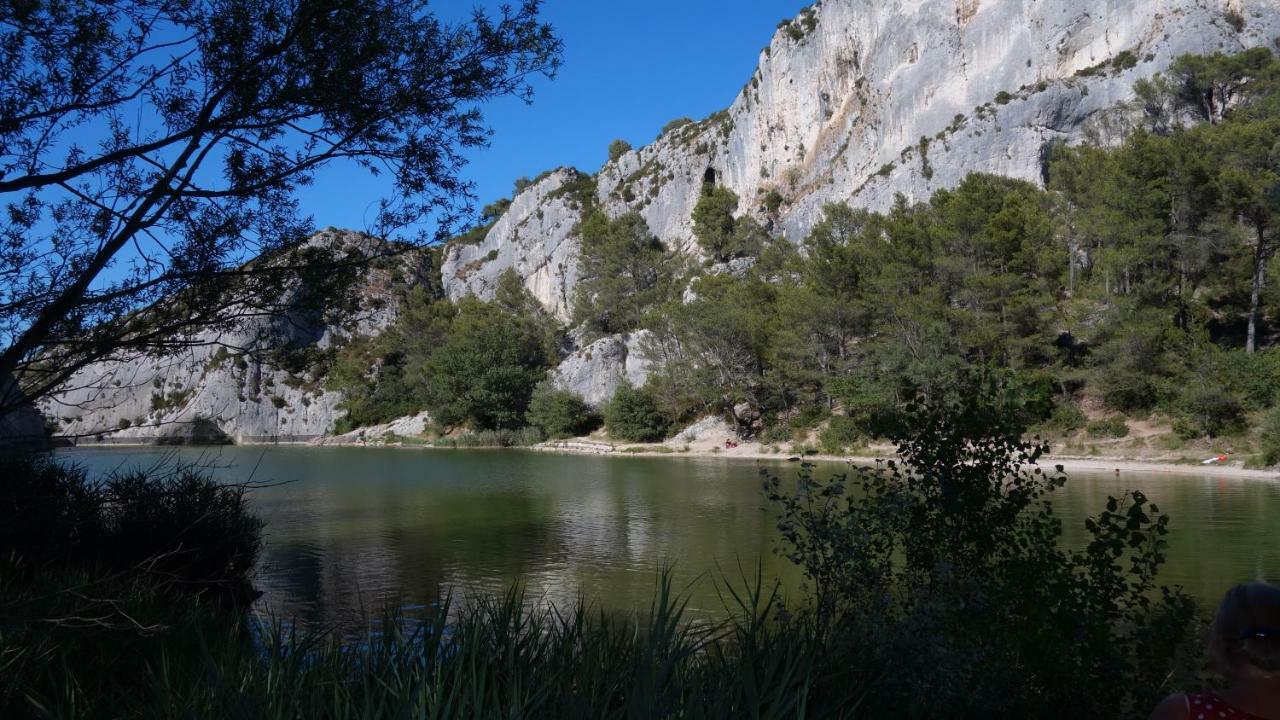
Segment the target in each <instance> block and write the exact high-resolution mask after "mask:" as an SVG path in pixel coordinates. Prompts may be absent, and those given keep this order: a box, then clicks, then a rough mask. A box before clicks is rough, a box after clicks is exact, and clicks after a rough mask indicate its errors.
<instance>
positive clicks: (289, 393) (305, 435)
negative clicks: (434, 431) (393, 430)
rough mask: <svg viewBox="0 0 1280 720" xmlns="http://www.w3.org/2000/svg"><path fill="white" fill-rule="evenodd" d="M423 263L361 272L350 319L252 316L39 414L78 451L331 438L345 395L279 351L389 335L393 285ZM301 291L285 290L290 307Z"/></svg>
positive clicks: (132, 361)
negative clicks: (286, 363)
mask: <svg viewBox="0 0 1280 720" xmlns="http://www.w3.org/2000/svg"><path fill="white" fill-rule="evenodd" d="M309 242H311V243H315V244H339V245H341V246H342V247H344V248H348V249H350V250H352V251H355V252H363V253H365V254H372V253H373V252H374V251H376V250H377V248H376V247H372V245H380V243H381V241H378V240H374V239H372V238H368V237H366V236H362V235H359V234H357V233H350V232H342V231H325V232H322V233H320V234H318V235H317V236H316V237H314V238H312V239H311V240H310V241H309ZM366 246H369V247H366ZM417 259H418V256H417V254H416V253H410V254H407V255H404V256H400V257H397V258H395V259H393V260H392V261H390V262H389V263H387V264H385V265H383V266H379V265H377V264H375V266H374V267H370V268H369V269H367V270H366V271H364V272H363V274H362V277H361V278H360V280H359V281H358V287H357V293H356V294H357V305H358V307H357V308H355V309H354V310H352V311H349V312H348V311H344V312H339V313H333V314H331V315H332V316H331V317H312V316H310V315H308V314H304V313H296V314H292V315H277V316H273V317H268V318H253V319H250V320H248V321H246V322H245V323H243V324H241V325H240V326H239V327H237V328H236V329H234V330H232V331H213V330H209V331H204V332H201V333H199V334H197V335H196V336H194V337H193V338H191V339H190V340H191V341H192V343H191V345H190V346H189V347H186V348H184V349H183V350H182V351H180V352H176V353H171V354H164V355H138V356H135V357H132V358H129V359H127V360H123V361H116V360H112V361H104V362H98V363H94V364H91V365H89V366H86V367H85V368H83V369H82V370H81V371H79V372H78V373H76V374H75V375H74V376H72V378H71V379H70V380H69V381H68V382H67V383H66V385H65V387H64V389H63V390H62V391H61V392H59V393H57V394H55V395H52V396H51V397H48V398H45V399H44V400H43V401H42V402H41V403H40V404H39V409H40V411H41V412H42V413H43V415H44V417H45V420H46V421H47V422H48V423H50V424H51V425H52V426H53V427H54V428H55V433H56V434H57V435H59V436H61V437H62V438H64V439H66V440H67V441H72V442H76V443H77V444H87V443H150V442H160V443H166V442H175V443H177V442H187V441H199V442H227V441H232V442H238V443H246V442H250V443H251V442H289V441H303V440H310V439H313V438H316V437H319V436H321V435H325V434H327V433H330V432H332V430H333V425H334V422H335V420H336V419H337V418H338V417H340V416H341V415H342V411H341V410H340V409H339V403H340V402H341V400H342V397H341V395H340V394H339V393H336V392H332V391H329V390H326V389H325V388H324V386H323V384H322V383H321V382H318V381H317V379H316V378H314V377H311V376H310V375H309V373H308V372H307V371H300V374H295V373H294V372H291V371H290V370H288V369H285V368H283V367H281V366H280V365H281V364H282V363H281V362H280V353H281V351H285V350H292V351H302V352H306V351H308V350H324V349H327V348H331V347H333V346H334V345H335V344H336V343H340V342H342V341H344V339H347V338H350V337H352V336H354V335H356V334H376V333H378V332H380V331H381V330H383V329H385V328H386V327H388V326H389V325H390V324H391V323H392V322H393V321H394V320H395V317H396V315H397V311H398V308H399V302H400V293H399V292H398V291H396V290H394V289H393V286H394V285H396V284H399V285H401V286H403V285H405V284H409V283H413V282H418V281H421V280H422V278H421V277H419V276H417V275H416V273H418V272H420V268H419V267H417V266H416V264H415V262H416V260H417ZM304 290H305V289H304V288H290V289H288V290H285V291H284V293H285V297H284V301H285V303H286V304H288V299H289V297H291V296H294V295H296V294H298V293H301V292H304Z"/></svg>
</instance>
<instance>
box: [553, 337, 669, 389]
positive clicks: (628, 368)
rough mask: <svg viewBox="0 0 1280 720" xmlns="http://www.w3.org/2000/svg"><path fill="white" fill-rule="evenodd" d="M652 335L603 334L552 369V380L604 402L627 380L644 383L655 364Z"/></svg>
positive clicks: (634, 385) (564, 387)
mask: <svg viewBox="0 0 1280 720" xmlns="http://www.w3.org/2000/svg"><path fill="white" fill-rule="evenodd" d="M651 338H652V333H650V332H649V331H648V330H640V331H638V332H633V333H624V334H620V335H607V336H605V337H602V338H600V339H599V340H596V341H594V342H592V343H590V344H588V345H586V346H585V347H583V348H581V349H579V350H576V351H574V352H572V353H570V354H569V355H568V356H567V357H565V359H564V360H563V361H562V362H561V363H560V365H559V366H558V367H556V368H555V369H553V370H552V371H551V381H552V382H553V383H554V384H555V385H556V386H557V387H558V388H560V389H562V390H569V391H572V392H575V393H577V394H579V395H581V396H582V398H583V399H584V400H586V401H587V403H588V404H590V405H593V406H597V407H598V406H600V405H603V404H604V403H606V402H608V401H609V399H610V398H612V397H613V393H614V392H616V391H617V389H618V387H619V386H621V385H622V384H623V383H627V384H630V385H632V386H633V387H640V386H641V385H644V383H645V380H647V379H648V377H649V373H650V372H651V370H652V366H653V362H652V360H651V359H650V355H651V354H652V353H651V351H650V349H649V344H650V341H651Z"/></svg>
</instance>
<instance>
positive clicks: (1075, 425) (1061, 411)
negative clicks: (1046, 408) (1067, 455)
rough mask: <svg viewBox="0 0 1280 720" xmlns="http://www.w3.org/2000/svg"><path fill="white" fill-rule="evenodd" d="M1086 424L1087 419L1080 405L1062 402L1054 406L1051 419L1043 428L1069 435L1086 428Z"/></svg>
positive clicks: (1045, 422) (1042, 425) (1044, 423)
mask: <svg viewBox="0 0 1280 720" xmlns="http://www.w3.org/2000/svg"><path fill="white" fill-rule="evenodd" d="M1086 422H1087V418H1086V417H1085V415H1084V413H1083V412H1081V411H1080V407H1079V406H1078V405H1076V404H1075V403H1073V402H1062V403H1058V404H1055V405H1054V406H1053V411H1052V412H1051V413H1050V415H1049V419H1047V420H1045V421H1044V422H1043V423H1041V427H1042V428H1044V429H1046V430H1053V431H1057V432H1061V433H1069V432H1075V431H1076V430H1079V429H1080V428H1082V427H1084V426H1085V423H1086Z"/></svg>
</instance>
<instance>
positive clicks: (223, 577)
mask: <svg viewBox="0 0 1280 720" xmlns="http://www.w3.org/2000/svg"><path fill="white" fill-rule="evenodd" d="M0 477H4V478H5V482H4V483H0V555H2V556H6V557H9V556H12V557H17V558H21V559H22V560H23V561H24V562H26V563H34V564H38V565H39V566H40V567H41V568H42V571H44V570H52V569H58V568H70V569H79V568H98V569H103V570H104V571H106V572H115V573H124V574H134V573H139V572H142V573H145V574H148V575H152V576H156V577H162V578H163V579H164V583H163V586H164V588H165V589H166V590H181V591H185V592H193V593H194V592H201V593H206V592H210V591H217V592H218V593H219V594H228V595H230V596H233V597H242V595H241V594H242V593H243V592H244V591H246V590H247V584H248V575H249V572H250V571H251V570H252V569H253V564H254V562H255V561H256V559H257V556H258V552H259V550H260V549H261V544H262V532H261V531H262V522H261V521H260V520H258V518H257V517H255V516H254V515H253V514H252V513H251V512H250V511H249V508H248V502H247V499H246V498H245V488H244V487H243V486H240V485H223V484H221V483H218V482H216V481H214V480H212V479H211V478H208V477H206V476H204V475H201V474H199V473H197V472H195V471H193V470H190V469H184V468H175V469H170V470H168V471H166V472H164V473H163V474H152V475H147V474H145V473H143V472H140V471H131V472H120V473H116V474H113V475H110V476H108V477H106V478H105V479H103V480H101V481H99V482H92V481H90V480H89V479H88V477H87V475H86V473H85V471H84V470H83V469H80V468H76V467H72V466H67V465H62V464H59V463H57V462H55V461H53V460H52V459H50V458H49V457H46V456H39V455H21V456H17V457H9V458H4V459H2V460H0Z"/></svg>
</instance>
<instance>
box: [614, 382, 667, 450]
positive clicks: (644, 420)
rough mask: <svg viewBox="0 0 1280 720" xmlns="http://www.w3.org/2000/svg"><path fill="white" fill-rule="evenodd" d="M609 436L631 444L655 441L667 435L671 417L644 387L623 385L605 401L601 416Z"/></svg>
mask: <svg viewBox="0 0 1280 720" xmlns="http://www.w3.org/2000/svg"><path fill="white" fill-rule="evenodd" d="M604 424H605V427H606V428H608V430H609V435H610V436H612V437H615V438H618V439H619V440H628V441H631V442H657V441H659V440H662V439H663V438H664V437H666V436H667V431H668V430H669V429H670V427H671V418H669V417H667V416H666V414H665V413H663V412H662V410H661V407H660V405H659V403H658V399H657V398H656V397H655V396H654V395H653V393H651V392H649V390H648V389H647V388H633V387H632V386H631V385H629V384H626V383H624V384H623V385H622V386H620V387H619V388H618V391H617V392H616V393H614V395H613V399H612V400H610V401H609V405H608V408H607V409H606V410H605V416H604Z"/></svg>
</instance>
